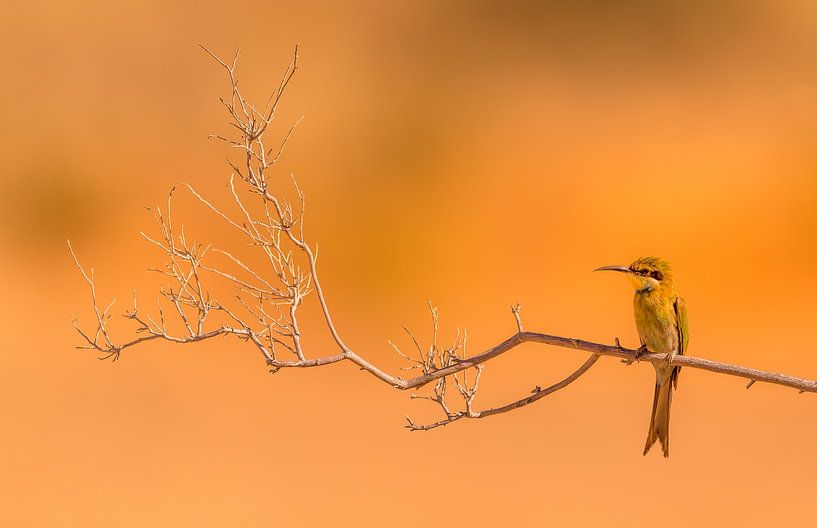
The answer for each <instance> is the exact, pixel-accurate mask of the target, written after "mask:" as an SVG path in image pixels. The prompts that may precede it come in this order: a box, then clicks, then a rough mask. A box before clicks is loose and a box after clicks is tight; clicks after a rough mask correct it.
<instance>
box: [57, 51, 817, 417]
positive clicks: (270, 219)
mask: <svg viewBox="0 0 817 528" xmlns="http://www.w3.org/2000/svg"><path fill="white" fill-rule="evenodd" d="M201 47H202V49H203V50H204V51H205V52H206V53H207V54H208V55H209V56H211V57H212V58H213V59H214V60H215V61H216V62H217V63H218V64H219V65H220V66H221V67H222V68H223V69H224V70H225V71H226V73H227V77H228V80H229V91H230V95H229V96H228V97H225V98H222V99H221V103H222V105H223V106H224V108H225V109H226V111H227V115H228V124H229V127H230V131H231V133H230V134H226V135H223V134H211V135H210V136H209V137H211V138H213V139H218V140H219V141H222V142H224V143H226V144H227V146H228V147H229V149H230V151H231V157H232V159H228V160H227V162H228V164H229V166H230V167H231V169H232V171H233V174H231V175H230V178H229V180H228V182H229V196H228V198H227V199H228V200H232V202H233V203H232V205H228V207H229V209H230V210H232V211H233V213H235V217H234V216H231V213H229V212H228V210H227V209H222V208H221V207H217V206H216V205H215V204H214V202H213V201H210V200H208V199H206V198H205V197H204V196H202V195H201V194H199V193H198V192H197V191H196V190H194V188H193V187H192V186H190V185H187V188H188V189H189V190H190V192H191V193H192V195H193V196H194V197H195V198H196V199H197V200H198V201H199V202H200V203H201V204H203V205H204V206H205V207H206V208H207V209H208V210H209V211H210V212H212V213H214V214H215V215H216V216H218V217H220V218H221V219H223V220H224V221H226V222H227V223H228V224H229V225H230V226H232V227H234V228H235V229H236V230H237V233H236V234H240V235H239V238H240V239H241V240H243V242H244V243H245V244H246V246H247V247H248V248H249V249H248V251H252V252H255V255H256V256H258V257H259V258H260V263H259V264H255V263H254V264H253V266H252V267H251V266H250V265H248V264H246V263H245V262H253V261H251V260H245V261H242V260H241V259H239V258H238V257H236V256H234V255H233V254H232V253H231V252H229V251H226V250H220V249H213V251H212V253H218V254H220V255H223V256H224V257H226V258H227V261H228V262H227V265H228V266H234V267H235V268H238V269H236V270H229V269H221V268H220V267H218V266H216V265H214V264H212V263H211V261H210V259H211V257H210V255H211V252H210V249H211V245H209V244H206V245H202V244H195V243H190V242H188V238H187V235H186V234H185V229H184V226H183V225H182V226H181V227H179V228H177V227H176V226H174V223H173V207H172V205H173V204H172V200H173V192H174V191H173V190H171V191H170V193H169V194H168V198H167V205H166V210H165V211H164V212H163V211H162V210H161V209H160V208H159V207H156V208H154V209H150V211H151V212H152V214H153V217H154V220H155V222H156V229H157V230H158V234H154V235H148V234H145V233H142V236H143V237H144V238H145V239H146V240H147V241H148V242H149V243H150V244H151V245H152V246H155V247H156V248H158V249H159V250H160V252H161V254H162V256H163V258H164V259H165V262H164V264H163V266H160V267H156V268H152V269H153V270H154V271H157V272H158V273H160V274H161V277H162V280H164V281H167V283H166V284H163V285H162V286H160V288H159V297H158V298H157V300H156V301H157V306H156V308H155V309H156V314H154V315H151V314H150V313H143V312H141V311H140V310H139V306H138V304H137V299H136V293H135V292H134V293H133V309H132V310H131V311H128V312H126V313H125V315H124V316H125V317H126V318H127V319H128V320H131V321H133V322H134V324H135V325H136V329H135V336H134V337H131V338H130V339H126V340H122V341H119V340H117V341H114V340H113V339H112V337H111V335H110V334H109V332H108V329H107V323H108V322H109V321H110V319H111V309H112V307H113V304H114V302H115V299H114V301H111V303H109V304H108V305H107V306H106V307H105V308H104V309H101V310H100V308H99V305H98V303H97V292H96V286H95V283H94V273H93V268H89V272H86V270H85V269H84V268H83V267H82V266H81V265H80V263H79V260H78V258H77V256H76V254H75V253H74V249H73V247H71V244H70V242H69V243H68V248H69V252H70V254H71V257H72V259H73V260H74V263H75V264H76V266H77V268H78V269H79V271H80V273H81V275H82V277H83V279H84V280H85V282H86V283H87V284H88V286H89V288H90V293H91V304H92V309H93V314H94V318H95V319H96V327H95V328H94V329H93V330H82V329H81V328H80V326H79V323H78V322H77V321H76V320H74V321H72V323H73V324H74V327H75V329H76V331H77V332H78V334H79V335H80V337H81V340H82V343H83V344H82V345H80V346H79V347H78V348H83V349H92V350H95V351H97V352H98V353H100V354H101V355H100V359H108V358H113V359H114V360H116V359H118V358H119V357H120V354H121V352H122V351H124V350H126V349H130V348H133V347H136V346H138V345H140V344H142V343H145V342H148V341H155V340H158V341H165V342H170V343H177V344H187V343H195V342H199V341H205V340H209V339H215V338H217V337H221V336H233V337H235V338H238V339H240V340H242V341H243V342H244V343H246V344H250V345H251V346H252V347H253V348H255V349H257V350H259V351H260V352H261V354H262V357H263V358H264V362H265V365H266V366H267V367H269V369H270V371H271V372H277V371H279V370H281V369H290V368H293V369H297V368H312V367H320V366H324V365H328V364H332V363H339V362H343V361H348V362H350V363H352V364H354V365H356V366H357V367H359V368H360V370H363V371H366V372H368V373H369V374H371V375H373V376H374V377H376V378H377V379H379V380H380V381H382V382H384V383H387V384H388V385H390V386H392V387H394V388H396V389H400V390H413V389H421V388H423V387H425V391H426V392H425V393H424V394H412V398H416V399H422V400H426V401H431V402H433V403H434V404H435V405H437V406H438V407H439V408H440V409H441V410H442V412H443V413H444V418H443V419H442V420H440V421H437V422H434V423H430V424H425V425H418V424H416V423H414V422H413V421H412V420H411V419H410V418H407V420H408V425H407V427H408V428H409V429H411V430H428V429H433V428H436V427H441V426H443V425H447V424H449V423H453V422H454V421H458V420H461V419H463V418H468V419H478V418H485V417H487V416H493V415H496V414H501V413H505V412H509V411H512V410H515V409H518V408H521V407H524V406H527V405H530V404H532V403H534V402H536V401H539V400H540V399H541V398H543V397H544V396H547V395H549V394H552V393H553V392H556V391H558V390H560V389H563V388H565V387H567V386H568V385H570V384H571V383H573V382H574V381H575V380H576V379H578V378H579V377H580V376H582V375H583V374H584V373H585V372H587V370H588V369H590V367H592V366H593V365H594V364H595V363H596V362H597V361H598V359H599V357H601V356H610V357H616V358H619V359H622V360H623V361H624V362H626V363H632V362H634V361H643V362H649V363H654V364H656V363H658V364H661V365H667V364H669V365H677V366H681V367H685V368H695V369H701V370H706V371H710V372H714V373H718V374H724V375H728V376H733V377H740V378H744V379H747V380H749V381H748V384H747V385H746V388H747V389H748V388H750V387H752V386H753V385H754V384H755V383H757V382H761V383H771V384H776V385H781V386H784V387H789V388H793V389H796V390H798V391H799V392H801V393H802V392H817V381H812V380H807V379H802V378H797V377H794V376H788V375H785V374H779V373H775V372H768V371H762V370H756V369H751V368H747V367H743V366H739V365H731V364H727V363H720V362H716V361H712V360H708V359H703V358H695V357H690V356H682V355H676V356H675V357H673V358H669V357H667V356H666V355H664V354H651V353H640V351H638V350H634V349H627V348H624V347H622V346H621V345H620V342H619V340H618V338H616V339H615V344H614V345H605V344H599V343H593V342H589V341H583V340H580V339H573V338H567V337H560V336H553V335H549V334H544V333H537V332H530V331H525V330H524V328H523V325H522V318H521V314H520V312H521V306H520V305H519V303H517V304H516V305H515V306H512V307H511V313H512V314H513V317H514V320H515V322H516V333H514V334H513V335H512V336H510V337H509V338H508V339H506V340H504V341H502V342H501V343H498V344H497V345H495V346H493V347H491V348H488V349H486V350H484V351H482V352H481V353H479V354H476V355H473V356H470V357H468V355H467V353H466V347H467V345H468V331H467V329H465V330H463V331H462V332H460V331H459V329H457V333H456V335H455V336H454V338H453V340H452V341H451V343H450V344H449V345H442V344H440V342H439V340H440V335H441V334H440V326H439V322H440V313H439V310H438V309H437V308H436V307H434V306H433V305H432V304H431V303H430V302H429V310H430V314H431V320H432V327H431V338H430V343H429V344H428V346H423V345H422V344H421V340H420V339H419V338H418V337H417V336H416V335H415V334H414V333H413V332H411V331H410V330H409V329H408V328H406V327H403V328H404V330H405V331H406V333H407V334H408V336H409V337H410V339H411V342H412V345H413V347H414V348H415V350H416V354H406V353H404V352H403V351H401V349H400V348H399V347H398V346H397V345H395V344H393V343H391V342H389V344H390V345H391V346H392V348H393V349H394V350H395V352H396V353H397V354H399V355H400V356H401V357H402V358H404V359H406V360H407V361H408V363H409V364H408V366H407V367H404V368H403V369H402V370H404V371H405V370H415V369H416V370H417V371H418V375H417V376H415V377H412V378H409V379H403V378H402V377H399V376H393V375H391V374H389V373H387V372H385V371H383V370H381V369H380V368H379V367H377V366H376V365H374V364H373V363H371V362H370V361H368V360H367V359H365V358H364V357H363V356H362V355H360V354H358V353H357V352H355V351H353V350H352V349H351V348H350V347H348V346H347V345H346V344H345V342H344V341H343V339H342V338H341V336H340V333H339V331H338V329H337V328H336V326H335V324H334V321H333V318H332V315H331V313H330V310H329V304H328V302H327V299H326V295H325V292H324V290H323V287H322V284H321V280H320V277H319V275H318V267H317V247H318V246H317V245H315V246H314V249H313V246H312V245H310V243H308V242H307V241H306V240H305V238H304V212H305V209H306V199H305V195H304V193H303V191H302V190H301V188H300V187H299V186H298V184H297V182H296V181H295V179H294V178H292V183H291V185H292V187H291V188H290V189H289V191H287V192H288V193H290V194H288V195H292V193H294V194H295V195H297V200H298V202H299V204H297V203H296V205H295V206H293V204H292V203H291V202H290V201H289V200H288V199H287V198H286V197H285V196H288V195H284V194H281V191H280V190H277V191H276V189H277V186H276V185H274V184H275V182H276V181H277V180H276V179H275V177H274V173H275V172H276V171H277V170H278V166H277V165H276V163H277V162H278V161H279V159H280V157H281V155H282V153H283V152H284V149H285V147H286V145H287V143H288V141H289V138H290V136H291V135H292V133H293V131H294V129H295V128H296V127H297V126H298V124H299V123H300V122H301V119H298V120H297V121H296V122H295V123H294V124H293V125H292V126H291V127H290V128H289V129H288V131H287V132H286V133H285V134H284V135H283V138H282V139H280V140H278V141H270V142H267V144H277V145H278V148H277V150H274V149H270V148H267V147H266V146H265V141H266V140H265V137H264V136H265V134H266V133H267V132H268V131H269V130H270V125H271V124H272V122H273V120H274V118H275V113H276V111H277V109H278V107H279V104H280V102H281V101H282V98H283V95H284V93H285V91H286V88H287V87H288V86H289V84H290V81H291V80H292V78H293V75H294V74H295V72H296V71H297V69H298V66H299V65H298V60H299V56H298V47H297V46H296V47H295V52H294V56H293V58H292V60H291V62H290V63H289V65H288V66H287V68H286V70H285V71H284V74H283V76H282V78H281V81H280V83H279V85H278V87H277V89H275V90H274V91H273V93H272V95H271V96H270V97H269V100H268V101H267V104H266V105H265V107H264V108H263V109H258V108H256V107H255V106H254V105H253V103H252V99H248V98H246V97H245V96H244V94H243V93H242V91H241V89H240V88H239V84H238V80H237V76H236V67H237V63H238V57H239V54H240V49H239V50H237V51H236V52H235V54H234V55H233V57H232V59H231V60H229V61H225V60H222V59H220V58H219V57H218V56H216V55H215V54H214V53H213V52H211V51H210V50H209V49H207V48H206V47H204V46H201ZM239 158H240V159H239ZM236 175H237V176H238V178H237V179H236V178H235V176H236ZM298 205H300V209H299V210H298V211H296V210H295V209H296V208H297V207H298ZM205 258H207V261H206V263H205ZM242 258H245V257H243V256H242ZM203 272H207V273H203ZM211 280H213V281H217V282H221V283H222V284H223V283H224V282H226V284H227V285H229V286H230V287H231V288H232V294H233V295H232V297H231V298H229V299H228V300H229V301H230V302H227V303H225V302H221V301H219V300H217V299H216V298H215V296H214V295H213V294H212V293H211V291H210V289H209V284H210V282H209V281H211ZM313 291H314V296H315V297H316V298H317V302H318V305H319V307H320V310H321V313H322V316H323V323H324V324H325V328H326V331H327V332H328V333H329V335H330V336H331V337H332V340H333V341H334V346H335V347H337V350H334V351H329V352H323V355H319V354H316V355H313V354H310V353H309V351H308V350H305V347H304V344H303V343H302V342H301V326H302V325H301V322H300V321H299V315H300V313H301V312H299V309H300V307H301V306H302V305H303V304H304V303H305V302H308V301H309V299H311V295H310V294H311V293H312V292H313ZM213 312H215V314H216V315H214V316H213V317H212V318H211V317H210V314H211V313H213ZM213 318H216V319H219V318H220V319H221V322H220V323H215V322H213ZM168 319H170V320H171V321H170V324H169V321H168ZM173 321H175V323H176V328H182V327H183V330H181V331H180V333H181V334H182V335H177V334H175V333H173V332H172V329H173V328H174V326H173V324H172V322H173ZM225 321H226V323H229V324H224V322H225ZM169 329H170V330H169ZM117 343H121V344H117ZM525 343H536V344H543V345H549V346H554V347H560V348H570V349H575V350H581V351H585V352H589V353H590V354H591V356H590V358H588V359H587V360H586V361H585V362H584V364H583V365H582V366H581V367H579V368H578V369H577V370H576V371H574V372H573V373H572V374H570V375H569V376H567V377H566V378H564V379H563V380H562V381H560V382H558V383H556V384H554V385H551V386H550V387H547V388H545V389H540V388H539V387H536V388H535V389H534V390H533V391H532V393H531V395H529V396H526V397H524V398H522V399H519V400H516V401H514V402H511V403H508V404H505V405H502V406H499V407H494V408H488V409H485V410H481V411H480V410H476V409H475V401H476V396H477V394H478V390H479V387H480V384H481V383H482V384H483V385H484V384H485V383H487V381H486V380H484V379H483V378H484V376H483V375H484V366H485V364H486V363H487V362H489V361H490V360H492V359H494V358H496V357H498V356H500V355H503V354H505V353H507V352H509V351H511V350H513V349H515V348H516V347H518V346H520V345H522V344H525ZM281 350H283V351H285V353H284V355H285V356H288V357H290V358H294V359H292V360H289V361H287V360H284V359H281V355H279V354H278V351H281ZM452 388H453V390H449V389H452ZM458 397H459V399H460V400H461V401H460V402H459V404H458V405H457V404H456V402H454V403H452V402H451V401H449V400H450V399H453V400H457V398H458ZM458 409H459V410H458Z"/></svg>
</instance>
